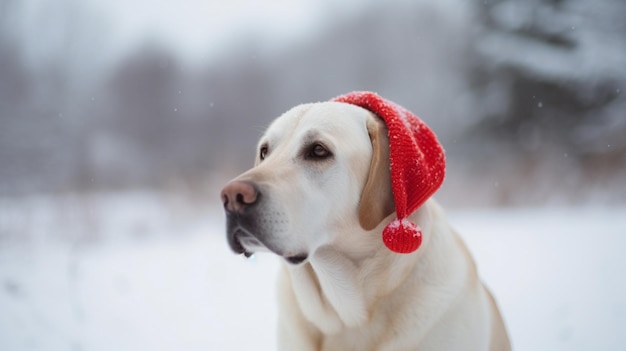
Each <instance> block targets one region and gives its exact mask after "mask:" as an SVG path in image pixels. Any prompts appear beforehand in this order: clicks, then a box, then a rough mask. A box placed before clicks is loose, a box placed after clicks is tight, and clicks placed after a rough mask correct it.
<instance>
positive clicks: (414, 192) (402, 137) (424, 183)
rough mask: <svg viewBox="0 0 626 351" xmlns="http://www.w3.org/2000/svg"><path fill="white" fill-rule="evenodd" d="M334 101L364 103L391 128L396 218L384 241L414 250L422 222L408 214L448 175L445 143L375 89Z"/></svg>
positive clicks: (391, 246) (402, 250)
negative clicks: (414, 219) (410, 218)
mask: <svg viewBox="0 0 626 351" xmlns="http://www.w3.org/2000/svg"><path fill="white" fill-rule="evenodd" d="M333 101H337V102H344V103H348V104H352V105H357V106H360V107H363V108H365V109H367V110H369V111H371V112H373V113H375V114H376V115H378V116H379V117H380V118H382V119H383V121H384V122H385V124H386V125H387V129H388V131H389V163H390V170H391V188H392V190H393V197H394V202H395V206H396V216H397V219H396V220H394V221H392V222H391V223H389V224H388V225H387V226H386V227H385V229H384V230H383V242H384V243H385V245H386V246H387V247H388V248H389V249H390V250H391V251H394V252H397V253H411V252H413V251H415V250H417V249H418V248H419V246H420V244H421V242H422V233H421V229H420V228H419V226H417V225H416V224H415V223H412V222H410V221H408V220H406V218H407V217H408V216H409V215H410V214H411V213H413V212H415V210H417V209H418V208H419V207H420V206H421V205H422V204H423V203H424V202H426V200H428V198H429V197H430V196H431V195H432V194H434V193H435V191H437V189H439V187H440V186H441V184H442V183H443V179H444V176H445V168H446V160H445V154H444V150H443V147H442V146H441V144H440V143H439V141H438V140H437V137H436V136H435V133H433V131H432V130H431V129H430V128H429V127H428V126H427V125H426V124H425V123H424V122H423V121H422V120H421V119H419V118H418V117H417V116H415V115H414V114H413V113H411V112H410V111H408V110H406V109H405V108H403V107H402V106H399V105H397V104H395V103H393V102H391V101H388V100H385V99H383V98H382V97H380V96H379V95H377V94H376V93H372V92H367V91H357V92H352V93H348V94H346V95H342V96H339V97H336V98H335V99H333Z"/></svg>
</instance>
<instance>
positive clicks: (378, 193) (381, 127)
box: [359, 117, 395, 230]
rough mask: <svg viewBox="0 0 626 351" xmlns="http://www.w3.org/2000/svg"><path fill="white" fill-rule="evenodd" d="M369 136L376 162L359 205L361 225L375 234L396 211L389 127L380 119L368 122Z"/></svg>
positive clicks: (373, 163)
mask: <svg viewBox="0 0 626 351" xmlns="http://www.w3.org/2000/svg"><path fill="white" fill-rule="evenodd" d="M366 123H367V132H368V134H369V137H370V140H371V141H372V161H371V163H370V170H369V175H368V177H367V182H366V183H365V187H363V192H362V193H361V201H360V203H359V223H360V224H361V227H363V229H365V230H372V229H374V228H376V226H378V224H380V222H381V221H382V220H383V219H385V218H386V217H387V216H389V215H390V214H391V213H393V211H395V205H394V200H393V192H392V190H391V174H390V170H389V137H388V133H387V127H386V126H385V123H384V122H383V121H382V120H380V119H379V118H377V117H376V118H368V119H367V122H366Z"/></svg>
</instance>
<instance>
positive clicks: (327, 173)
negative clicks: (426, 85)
mask: <svg viewBox="0 0 626 351" xmlns="http://www.w3.org/2000/svg"><path fill="white" fill-rule="evenodd" d="M221 196H222V200H223V202H224V209H225V211H226V218H227V237H228V242H229V245H230V247H231V249H232V250H233V251H235V252H236V253H243V254H245V255H246V256H248V255H251V254H252V253H253V252H256V251H266V250H269V251H271V252H274V253H275V254H277V255H279V256H282V257H284V258H285V259H286V260H287V261H288V262H290V263H292V264H298V263H301V262H304V261H305V260H306V259H307V257H309V255H311V254H313V253H314V252H315V251H316V250H317V249H318V248H319V247H321V246H323V245H345V246H347V245H352V246H358V245H367V244H364V243H366V242H367V240H364V239H365V238H363V237H362V236H363V235H364V232H367V231H371V230H373V229H374V228H376V227H377V226H378V225H379V224H381V222H382V221H383V220H384V219H385V218H386V217H388V216H389V215H390V214H392V213H393V212H394V202H393V195H392V192H391V184H390V175H389V149H388V137H387V130H386V127H385V125H384V123H383V122H382V121H381V120H380V119H379V118H378V117H376V115H374V114H373V113H371V112H370V111H368V110H366V109H363V108H361V107H357V106H354V105H350V104H345V103H339V102H322V103H315V104H306V105H300V106H297V107H294V108H293V109H291V110H290V111H288V112H286V113H285V114H283V115H282V116H280V117H279V118H277V119H276V120H275V121H274V122H273V123H272V124H271V125H270V127H269V128H268V130H267V131H266V133H265V135H264V136H263V137H262V138H261V140H260V141H259V144H258V147H257V154H256V161H255V166H254V167H253V168H252V169H250V170H248V171H247V172H245V173H243V174H241V175H240V176H238V177H237V178H235V179H233V180H232V181H230V182H229V183H228V184H227V185H226V186H225V187H224V189H223V190H222V193H221ZM339 233H341V235H340V234H339ZM372 239H373V241H371V242H377V243H378V242H380V237H379V236H375V235H372Z"/></svg>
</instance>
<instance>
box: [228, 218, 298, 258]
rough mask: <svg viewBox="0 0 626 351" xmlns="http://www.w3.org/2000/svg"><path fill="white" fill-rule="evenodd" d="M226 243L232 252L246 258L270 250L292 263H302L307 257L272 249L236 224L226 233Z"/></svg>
mask: <svg viewBox="0 0 626 351" xmlns="http://www.w3.org/2000/svg"><path fill="white" fill-rule="evenodd" d="M228 243H229V245H230V248H231V250H233V252H234V253H236V254H238V255H241V254H243V255H244V256H245V257H246V258H250V257H251V256H252V255H254V253H255V252H257V251H270V252H273V253H275V254H276V255H278V256H281V257H283V258H284V259H285V260H286V261H287V262H289V263H290V264H293V265H299V264H302V263H303V262H305V261H306V260H307V258H308V257H309V255H308V254H306V253H298V254H294V255H291V254H285V253H283V252H281V251H280V250H276V249H273V248H272V247H270V246H268V245H266V244H265V243H263V241H261V240H260V239H259V238H258V237H257V236H256V235H254V234H253V233H251V232H250V231H248V230H247V229H245V228H244V227H241V226H238V227H237V228H235V229H234V230H233V231H232V232H231V233H229V235H228Z"/></svg>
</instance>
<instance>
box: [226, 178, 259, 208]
mask: <svg viewBox="0 0 626 351" xmlns="http://www.w3.org/2000/svg"><path fill="white" fill-rule="evenodd" d="M258 197H259V192H258V191H257V189H256V187H255V186H254V185H253V184H252V183H249V182H244V181H232V182H230V183H228V184H227V185H226V186H225V187H224V189H222V201H223V202H224V209H225V210H226V211H227V212H236V213H242V212H243V211H244V210H245V209H246V208H247V207H249V206H250V205H253V204H254V203H255V202H256V201H257V199H258Z"/></svg>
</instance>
